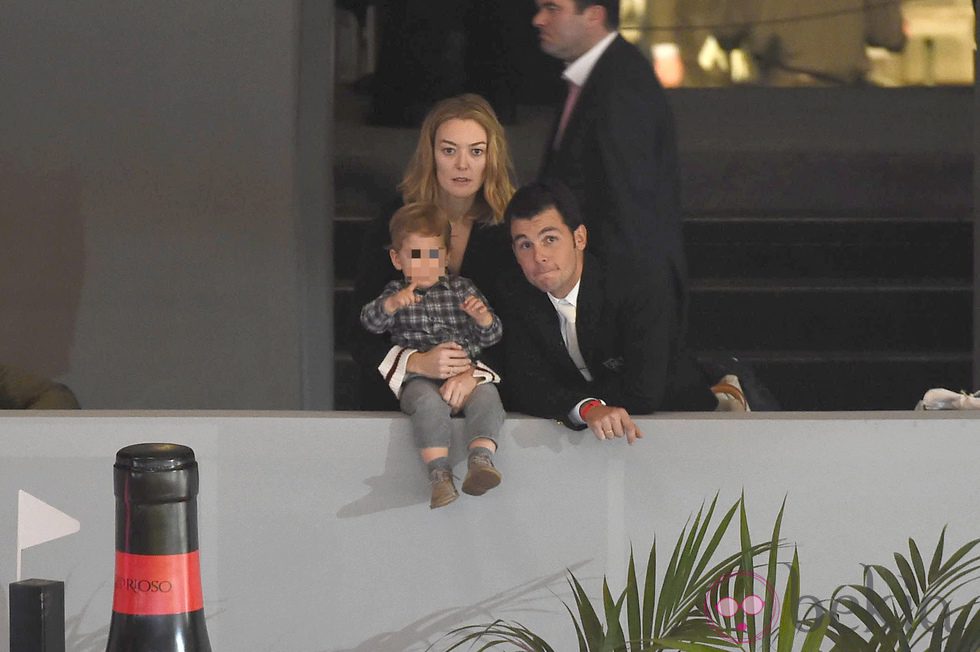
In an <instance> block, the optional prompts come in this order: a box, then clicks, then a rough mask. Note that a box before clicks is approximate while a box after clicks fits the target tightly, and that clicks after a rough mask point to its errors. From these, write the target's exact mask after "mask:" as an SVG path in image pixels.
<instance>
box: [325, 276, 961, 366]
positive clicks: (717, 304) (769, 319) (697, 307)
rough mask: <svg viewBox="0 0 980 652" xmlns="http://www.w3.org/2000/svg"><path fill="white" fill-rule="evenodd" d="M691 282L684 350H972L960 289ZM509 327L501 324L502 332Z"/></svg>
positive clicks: (343, 334) (346, 297)
mask: <svg viewBox="0 0 980 652" xmlns="http://www.w3.org/2000/svg"><path fill="white" fill-rule="evenodd" d="M740 283H745V282H744V281H737V280H736V281H715V282H714V283H705V282H695V283H693V284H692V286H691V291H690V305H689V310H688V336H687V341H688V346H689V347H690V348H691V349H694V350H699V349H704V350H709V349H725V350H743V351H753V350H763V349H797V350H813V351H834V350H863V349H867V350H887V351H906V350H935V351H941V350H964V351H965V350H969V349H970V348H971V346H972V337H973V334H972V317H973V312H972V311H973V304H972V300H973V294H972V292H973V291H972V287H971V286H970V285H968V284H965V283H959V282H951V283H950V284H948V285H943V284H928V283H924V282H923V283H918V284H916V283H913V284H907V285H894V284H888V283H878V284H875V283H871V282H868V283H866V284H864V285H862V284H857V285H848V284H845V283H842V282H836V283H837V284H834V283H829V282H828V283H822V282H820V281H812V280H811V281H808V282H806V283H804V284H797V285H790V284H789V282H788V281H764V282H756V283H757V284H755V285H749V284H745V285H741V284H740ZM352 296H353V286H352V285H351V284H350V283H349V282H348V283H343V282H341V283H338V285H337V287H336V292H335V293H334V328H335V331H334V332H335V334H336V341H337V349H338V350H346V349H347V347H348V337H347V321H346V320H347V319H348V316H349V315H350V310H351V304H350V301H351V299H352ZM505 328H506V325H505Z"/></svg>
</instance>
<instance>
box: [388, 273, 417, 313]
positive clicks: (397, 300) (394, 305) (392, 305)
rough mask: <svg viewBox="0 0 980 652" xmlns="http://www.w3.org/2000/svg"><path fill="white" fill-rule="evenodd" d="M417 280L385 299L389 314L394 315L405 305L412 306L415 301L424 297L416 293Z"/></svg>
mask: <svg viewBox="0 0 980 652" xmlns="http://www.w3.org/2000/svg"><path fill="white" fill-rule="evenodd" d="M415 286H416V283H415V281H412V282H411V283H409V284H408V287H404V288H402V289H401V290H399V291H398V292H395V293H394V294H393V295H391V296H390V297H388V298H387V299H385V304H384V310H385V312H386V313H388V314H389V315H393V314H395V313H396V312H398V311H399V310H401V309H402V308H404V307H405V306H410V305H412V304H413V303H418V302H419V301H421V300H422V297H420V296H419V295H417V294H415Z"/></svg>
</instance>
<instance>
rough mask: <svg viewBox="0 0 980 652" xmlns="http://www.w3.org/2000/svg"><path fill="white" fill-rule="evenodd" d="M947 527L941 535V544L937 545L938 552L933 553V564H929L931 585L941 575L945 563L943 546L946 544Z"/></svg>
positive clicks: (944, 527)
mask: <svg viewBox="0 0 980 652" xmlns="http://www.w3.org/2000/svg"><path fill="white" fill-rule="evenodd" d="M946 527H947V526H945V525H944V526H943V530H942V532H940V533H939V542H938V543H936V550H935V552H933V553H932V562H930V564H929V575H928V580H929V583H930V584H932V583H933V582H934V581H935V580H936V576H937V575H938V574H939V569H940V568H941V566H942V562H943V545H944V544H945V543H946Z"/></svg>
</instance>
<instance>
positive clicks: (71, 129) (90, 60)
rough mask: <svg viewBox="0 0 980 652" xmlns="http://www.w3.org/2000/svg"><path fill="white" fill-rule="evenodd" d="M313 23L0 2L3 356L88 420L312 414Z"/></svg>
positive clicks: (109, 5)
mask: <svg viewBox="0 0 980 652" xmlns="http://www.w3.org/2000/svg"><path fill="white" fill-rule="evenodd" d="M321 4H324V5H328V6H327V8H326V9H325V10H322V11H321V13H323V11H326V16H327V18H329V16H330V15H331V12H332V8H331V7H330V6H329V5H330V4H331V3H321ZM301 14H302V12H301V4H300V3H298V2H273V3H270V2H261V1H257V0H244V1H242V2H235V3H225V2H217V1H214V0H203V1H196V2H166V3H156V2H152V3H132V2H122V1H116V0H89V1H86V2H44V3H37V2H33V1H30V0H11V1H9V2H4V3H3V5H2V7H0V53H2V54H0V88H3V101H2V102H0V143H2V145H0V361H4V362H6V363H9V364H16V365H19V366H23V367H26V368H29V369H31V370H34V371H37V372H40V373H43V374H46V375H49V376H54V377H57V378H59V379H61V380H63V381H65V382H67V383H68V384H69V385H70V386H71V387H72V388H73V389H74V390H75V391H76V393H77V394H78V395H79V398H80V400H81V402H82V404H83V406H85V407H90V408H176V407H183V408H245V407H248V408H270V409H276V408H298V407H301V405H302V400H301V383H302V381H301V364H302V359H303V350H302V338H301V335H302V332H303V329H304V328H305V327H306V325H307V324H308V320H309V318H310V317H309V315H310V313H309V311H307V312H305V313H303V312H301V309H302V308H304V305H305V302H306V299H305V298H301V294H300V293H301V292H303V291H304V287H305V285H304V283H305V280H304V279H302V278H300V275H301V274H305V273H307V272H309V271H310V268H309V266H308V265H306V264H305V261H304V260H303V258H302V257H303V256H304V255H305V254H304V252H302V251H300V250H299V248H298V247H297V245H296V242H297V239H298V238H299V237H300V236H301V235H302V230H303V229H304V222H303V216H302V214H301V207H302V206H303V205H304V203H303V201H302V200H303V196H304V194H306V195H309V194H310V193H313V194H316V193H322V190H323V183H325V181H323V180H324V179H325V178H326V177H327V175H326V174H325V173H323V170H324V169H326V165H325V161H324V157H323V156H322V151H321V156H320V159H319V161H318V162H317V163H315V164H314V165H319V169H320V175H319V177H320V179H321V180H320V181H319V182H318V181H317V179H316V177H315V176H314V177H313V180H312V183H310V182H309V180H307V183H306V185H305V186H303V185H302V184H299V183H298V182H297V177H298V172H297V167H298V163H297V161H298V160H299V156H298V155H299V154H301V152H300V151H299V150H298V148H297V145H296V143H297V140H298V138H297V133H298V132H297V130H298V129H306V130H307V133H308V134H309V133H311V132H310V126H309V125H306V126H304V125H303V122H302V121H301V120H298V119H297V106H298V102H299V98H300V95H299V92H298V84H299V79H300V76H299V72H298V71H299V65H298V61H299V56H300V50H299V47H298V44H299V34H300V25H301V19H302V15H301ZM321 24H322V26H323V29H324V31H325V33H324V34H321V35H320V37H321V39H322V40H323V42H324V44H325V45H327V46H329V43H330V41H329V30H328V29H327V28H328V27H329V22H323V21H321ZM320 54H321V55H322V52H321V53H320ZM307 72H308V70H307ZM321 85H323V84H322V80H321ZM324 104H325V102H321V103H320V105H319V106H317V110H318V111H320V112H321V113H323V112H324V111H325V107H324ZM323 114H324V115H326V114H325V113H323ZM320 122H321V123H322V122H323V120H321V121H320ZM313 129H314V130H315V129H322V126H314V127H313ZM320 135H321V136H322V131H321V132H320ZM305 205H306V207H307V209H309V207H310V202H306V204H305ZM321 208H322V202H321ZM321 224H322V215H321ZM321 258H323V256H322V254H321ZM319 271H320V273H321V274H322V273H323V269H322V265H321V269H320V270H319ZM313 272H316V270H313ZM322 286H323V282H322V281H320V287H321V288H322ZM303 296H304V297H305V295H303ZM321 312H322V311H321ZM304 320H305V321H304ZM323 335H324V337H328V336H329V333H324V334H323Z"/></svg>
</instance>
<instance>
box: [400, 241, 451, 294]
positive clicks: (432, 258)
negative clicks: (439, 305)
mask: <svg viewBox="0 0 980 652" xmlns="http://www.w3.org/2000/svg"><path fill="white" fill-rule="evenodd" d="M389 253H390V254H391V264H392V265H394V266H395V269H398V270H401V271H402V273H404V274H405V280H406V281H409V282H414V283H415V284H416V286H417V287H420V288H423V289H424V288H428V287H432V286H433V285H435V284H436V283H437V282H438V281H439V277H440V276H442V275H443V274H445V273H446V244H445V243H444V242H443V240H442V238H440V237H437V236H431V235H418V234H415V233H410V234H408V235H407V236H406V237H405V238H404V240H402V246H401V248H399V249H391V250H389Z"/></svg>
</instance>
